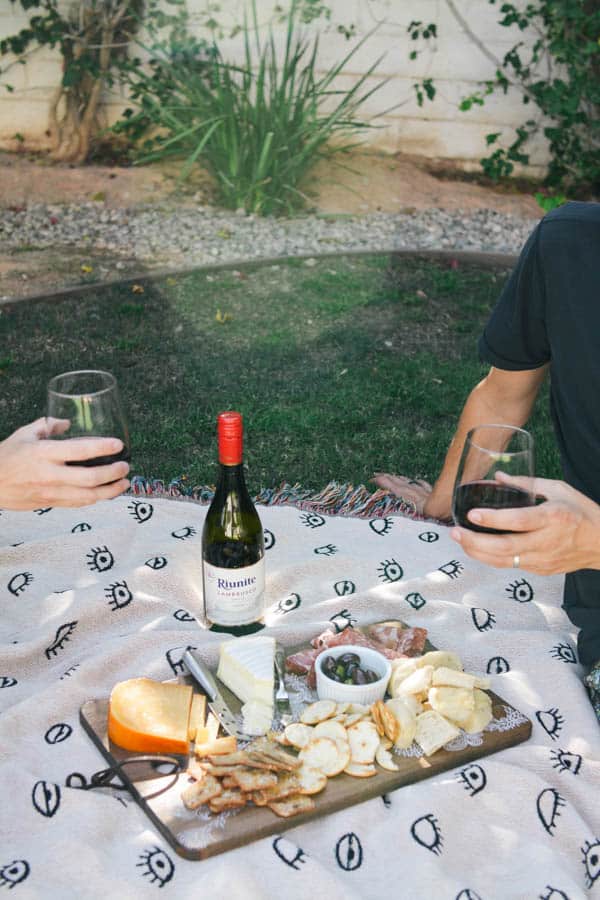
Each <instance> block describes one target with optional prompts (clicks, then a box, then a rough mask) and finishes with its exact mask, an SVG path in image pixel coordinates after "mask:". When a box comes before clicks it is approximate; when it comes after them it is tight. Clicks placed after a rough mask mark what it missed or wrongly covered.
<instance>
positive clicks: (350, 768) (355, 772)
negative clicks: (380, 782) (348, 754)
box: [344, 762, 377, 778]
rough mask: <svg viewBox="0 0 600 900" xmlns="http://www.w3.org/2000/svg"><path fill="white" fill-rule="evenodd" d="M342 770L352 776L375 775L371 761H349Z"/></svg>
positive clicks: (375, 770) (374, 768) (368, 776)
mask: <svg viewBox="0 0 600 900" xmlns="http://www.w3.org/2000/svg"><path fill="white" fill-rule="evenodd" d="M344 772H345V774H346V775H352V777H353V778H371V777H372V776H373V775H377V769H376V767H375V766H374V765H373V764H372V763H355V762H350V763H348V765H347V766H346V768H345V769H344Z"/></svg>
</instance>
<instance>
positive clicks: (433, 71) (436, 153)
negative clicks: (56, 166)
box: [0, 0, 547, 172]
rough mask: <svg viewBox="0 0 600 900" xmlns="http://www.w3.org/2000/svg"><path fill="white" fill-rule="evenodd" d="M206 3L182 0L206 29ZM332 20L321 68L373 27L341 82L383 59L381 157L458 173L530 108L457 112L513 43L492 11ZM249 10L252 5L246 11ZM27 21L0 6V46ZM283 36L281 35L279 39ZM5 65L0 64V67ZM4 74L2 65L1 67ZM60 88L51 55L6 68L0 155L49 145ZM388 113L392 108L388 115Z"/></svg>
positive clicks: (369, 6)
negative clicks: (434, 31)
mask: <svg viewBox="0 0 600 900" xmlns="http://www.w3.org/2000/svg"><path fill="white" fill-rule="evenodd" d="M206 3H207V0H188V7H189V9H190V12H191V13H192V16H193V18H194V20H195V22H196V23H197V24H198V25H200V23H201V22H202V21H203V20H205V8H206ZM327 5H328V6H329V7H330V8H331V10H332V16H331V20H330V22H325V21H324V20H322V19H321V20H319V22H318V25H316V26H315V25H313V26H311V27H318V28H319V30H320V33H321V46H320V54H319V67H320V69H321V70H323V71H325V70H326V69H327V67H328V66H330V65H331V64H333V63H335V62H337V61H338V60H340V59H341V58H342V57H343V56H344V55H345V54H346V53H347V52H348V49H349V47H350V46H351V45H352V41H350V42H348V41H347V40H346V38H345V37H344V36H343V35H342V34H340V33H339V32H338V30H337V26H338V25H339V24H344V25H346V26H350V25H354V27H355V33H356V40H358V39H359V38H360V37H362V36H363V35H364V34H365V33H367V32H369V31H370V30H371V29H373V28H374V27H375V26H376V25H377V23H378V22H379V23H380V24H379V27H378V28H377V30H376V32H375V33H374V34H371V36H370V37H369V38H368V40H367V41H366V43H365V44H364V45H363V46H362V48H361V49H360V51H359V52H358V53H357V54H356V56H355V57H353V58H352V60H351V61H350V62H349V64H348V66H347V67H346V68H345V69H344V73H343V75H342V76H341V77H340V79H339V84H340V85H341V86H350V85H352V84H353V83H354V82H355V80H356V78H357V77H358V76H360V75H361V74H362V73H363V72H365V71H366V70H367V69H368V68H369V67H370V66H371V65H372V63H373V62H374V61H375V59H377V58H378V57H379V56H383V59H382V61H381V63H380V65H379V67H378V69H377V73H376V75H374V76H372V77H371V78H370V79H369V81H368V86H371V85H373V84H375V83H376V82H378V81H382V80H385V79H387V81H386V83H385V84H384V86H383V87H382V88H381V89H380V90H379V91H377V93H376V94H375V95H374V96H373V97H372V98H371V99H370V101H369V103H368V105H367V106H366V107H365V114H368V115H373V116H375V115H377V114H378V113H381V112H382V111H384V110H389V111H388V112H387V113H386V115H385V116H384V117H383V118H382V119H380V120H379V124H380V125H382V126H383V127H381V128H379V129H378V130H375V131H373V132H371V133H370V134H369V136H368V141H369V143H370V144H371V145H372V146H373V147H375V148H377V149H381V150H383V151H386V152H390V153H395V152H398V151H401V152H404V153H411V154H416V155H421V156H427V157H434V158H441V159H449V160H454V161H457V162H460V163H461V164H462V165H463V166H464V167H465V168H472V167H476V165H477V160H479V158H480V157H481V156H482V155H483V152H484V148H485V135H486V134H488V133H489V132H491V131H500V132H504V133H505V134H506V137H507V138H510V137H511V135H512V133H513V132H512V127H514V126H515V125H518V124H520V123H521V122H522V121H523V120H524V118H525V115H526V113H528V108H524V107H523V103H522V98H521V95H520V94H519V93H518V92H517V91H509V93H508V94H507V95H506V96H504V95H500V94H495V95H493V96H492V97H490V98H487V100H486V103H485V105H484V106H483V107H480V106H476V107H474V108H472V109H471V110H470V111H469V112H461V111H459V109H458V103H459V101H460V99H461V98H462V97H464V96H465V95H467V94H469V93H471V92H473V91H474V90H477V89H478V88H479V86H480V83H481V81H483V80H485V79H488V78H491V77H493V74H494V72H495V69H496V61H497V60H501V59H502V57H503V56H504V54H505V53H506V51H507V50H508V49H509V48H510V47H511V46H512V45H513V43H514V42H515V41H516V40H517V37H521V38H522V37H523V36H522V35H518V32H516V30H514V29H508V28H504V27H502V26H500V25H499V24H498V17H499V9H498V6H497V5H496V6H492V5H490V3H488V2H487V0H328V4H327ZM248 6H249V4H248ZM244 7H245V3H244V0H222V2H221V4H220V11H219V12H218V13H216V15H217V17H218V19H219V22H220V23H221V24H222V25H223V30H224V33H225V34H227V33H228V32H229V26H230V25H233V24H235V23H240V22H241V21H242V18H243V11H244ZM257 7H258V12H259V20H260V21H261V22H266V21H267V20H268V19H269V18H270V16H271V13H272V9H273V2H272V0H257ZM415 19H416V20H420V21H422V22H423V23H429V22H436V23H437V26H438V38H437V40H436V41H435V46H432V47H429V46H423V50H422V52H421V53H420V54H419V56H418V58H417V60H416V61H411V60H410V59H409V53H410V51H411V50H412V49H414V48H415V47H419V44H418V43H417V44H415V43H413V42H412V41H411V40H410V39H409V36H408V34H407V26H408V24H409V23H410V22H411V21H412V20H415ZM26 22H27V17H26V16H25V14H24V13H23V12H22V10H21V7H20V4H19V3H15V4H14V5H13V4H9V3H8V0H0V36H5V35H8V34H14V33H15V32H16V31H18V30H19V28H20V27H22V26H23V25H25V24H26ZM281 36H283V35H281ZM241 47H242V36H241V35H238V36H237V38H235V39H228V38H223V39H222V41H221V49H222V52H223V54H224V55H225V56H226V58H236V57H238V58H239V54H240V52H241ZM1 64H2V63H1V62H0V65H1ZM5 64H6V63H5ZM3 68H4V66H3ZM423 77H431V78H433V79H434V82H435V85H436V88H437V94H436V97H435V100H434V101H433V102H427V101H426V102H425V104H424V106H423V107H419V106H418V105H417V102H416V98H415V93H414V89H413V85H414V83H415V81H417V80H420V79H421V78H423ZM59 79H60V59H59V57H58V55H57V54H55V53H52V52H49V51H47V50H41V51H39V52H37V53H35V54H33V55H32V56H31V57H30V59H28V61H27V64H26V65H25V66H20V65H16V66H13V67H12V68H11V69H10V70H9V71H8V72H6V73H5V74H3V75H2V76H1V78H0V81H3V82H5V83H10V84H12V85H13V86H14V92H13V93H6V92H2V93H0V147H3V148H5V149H6V148H9V149H14V148H15V147H16V146H17V145H18V143H19V141H18V139H16V138H15V135H17V134H19V135H22V136H23V138H24V139H25V141H26V145H27V146H30V147H39V148H41V147H44V146H46V145H47V135H46V128H47V110H48V102H49V98H50V96H51V95H52V87H53V86H54V85H56V84H57V82H58V81H59ZM123 102H124V98H123V97H120V96H118V95H112V96H109V97H107V98H106V115H107V119H108V120H109V121H114V119H115V118H117V117H118V115H119V113H120V111H121V110H122V108H123ZM390 107H396V108H394V109H390ZM529 149H530V152H531V163H532V166H531V167H530V168H531V170H532V171H535V172H539V171H541V168H542V167H543V166H544V164H545V163H546V161H547V150H546V145H545V142H544V139H543V138H540V139H538V141H537V143H536V144H534V145H530V148H529Z"/></svg>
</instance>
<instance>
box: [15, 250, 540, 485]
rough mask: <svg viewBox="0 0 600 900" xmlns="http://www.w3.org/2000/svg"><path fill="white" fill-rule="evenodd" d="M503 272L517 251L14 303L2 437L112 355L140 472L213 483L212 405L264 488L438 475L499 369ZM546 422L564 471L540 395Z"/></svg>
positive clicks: (224, 271)
mask: <svg viewBox="0 0 600 900" xmlns="http://www.w3.org/2000/svg"><path fill="white" fill-rule="evenodd" d="M506 274H507V268H506V263H504V264H503V265H502V266H500V267H499V266H498V265H497V264H493V262H490V264H489V265H487V266H485V267H482V266H481V265H473V264H472V263H471V262H467V263H465V262H461V263H459V265H458V268H456V267H454V266H453V264H452V263H451V261H450V260H449V259H441V260H434V259H431V258H423V257H422V256H406V255H400V254H392V255H390V254H380V255H378V254H368V255H356V256H352V255H348V256H339V257H325V258H319V259H317V260H310V261H308V260H301V259H300V260H298V259H295V260H285V261H282V260H279V261H277V262H268V263H264V262H262V263H253V264H247V265H243V266H238V267H236V268H234V267H226V268H219V269H214V270H206V269H203V270H198V271H195V272H189V273H181V274H178V275H171V276H164V277H161V278H154V277H153V278H151V279H142V278H137V279H136V280H135V281H131V280H129V281H126V282H121V283H118V284H112V285H104V286H91V287H85V288H83V289H81V290H75V291H71V292H69V293H68V294H66V295H64V296H62V297H60V298H59V297H58V296H56V297H53V298H52V299H46V300H45V299H39V300H37V301H36V302H27V301H26V302H21V303H18V304H14V305H12V306H7V307H6V306H5V307H3V309H2V313H1V315H0V337H1V339H2V344H3V348H4V350H3V355H4V356H5V365H4V367H3V368H2V369H1V371H2V375H1V376H0V377H1V378H2V383H3V387H4V389H3V391H2V397H1V398H0V407H1V409H2V413H3V420H4V422H5V433H8V432H9V431H11V430H12V429H13V428H16V427H18V425H20V424H23V423H24V422H26V421H29V420H31V419H33V418H35V417H37V416H39V415H41V414H43V410H44V401H45V385H46V383H47V381H48V380H49V378H50V377H51V376H52V375H54V374H56V373H57V372H60V371H67V370H69V369H74V368H84V367H98V368H105V369H109V370H111V371H112V372H114V373H115V375H116V376H117V378H118V380H119V383H120V385H121V391H122V395H123V398H124V401H125V403H126V405H127V408H128V414H129V419H130V424H131V432H132V441H133V460H132V471H133V472H135V473H137V474H141V475H144V476H146V477H160V478H163V479H165V480H169V479H170V478H173V477H177V476H179V475H182V474H185V475H186V476H187V477H188V479H189V480H190V482H191V483H206V482H211V481H213V480H214V475H215V437H214V432H215V418H216V415H217V413H218V412H219V411H220V410H222V409H226V408H236V409H239V410H240V411H241V412H242V413H243V414H244V417H245V422H246V434H247V452H246V459H247V462H248V468H249V482H250V484H251V486H252V488H253V489H258V488H260V487H264V486H273V485H277V484H279V483H280V482H282V481H289V482H300V483H301V484H303V485H304V486H305V487H308V488H313V489H318V488H320V487H322V486H323V485H324V484H326V483H327V482H328V481H330V480H332V479H334V480H337V481H344V482H346V481H347V482H353V483H366V482H368V479H369V478H370V476H371V475H372V473H373V472H374V471H377V470H388V471H397V472H404V473H406V474H411V475H414V476H419V477H425V478H427V479H428V480H431V479H433V478H434V477H435V475H436V474H437V472H438V471H439V467H440V465H441V462H442V459H443V455H444V453H445V450H446V448H447V444H448V441H449V439H450V436H451V434H452V431H453V428H454V425H455V423H456V419H457V416H458V414H459V412H460V408H461V406H462V403H463V402H464V399H465V398H466V396H467V394H468V392H469V390H470V389H471V387H472V386H473V385H474V384H475V383H476V382H477V380H479V378H480V377H481V376H482V374H483V373H484V371H485V368H484V367H482V366H481V365H480V363H479V362H478V359H477V353H476V340H477V337H478V335H479V333H480V331H481V328H482V326H483V323H484V322H485V319H486V318H487V315H488V313H489V310H490V308H491V306H492V305H493V303H494V301H495V299H496V297H497V296H498V294H499V292H500V289H501V287H502V283H503V281H504V278H505V277H506ZM6 361H8V362H6ZM532 427H533V429H534V433H535V436H536V439H537V442H538V462H539V466H538V468H539V473H540V474H550V475H551V474H555V473H556V472H557V471H558V468H557V465H556V460H555V457H554V451H553V439H552V437H551V434H550V425H549V421H548V416H547V414H546V412H545V410H544V409H543V408H540V409H539V410H538V413H537V417H536V419H535V420H534V423H533V426H532Z"/></svg>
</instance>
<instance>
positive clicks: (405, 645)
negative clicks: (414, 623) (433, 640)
mask: <svg viewBox="0 0 600 900" xmlns="http://www.w3.org/2000/svg"><path fill="white" fill-rule="evenodd" d="M367 632H368V634H369V637H370V638H371V639H372V640H374V641H376V642H377V643H378V644H383V646H384V647H387V648H388V649H390V650H396V651H398V652H399V653H401V654H402V655H404V656H419V655H420V654H421V653H422V652H423V649H424V647H425V641H426V639H427V629H426V628H407V627H405V626H403V625H400V624H393V623H379V624H376V625H369V626H368V628H367Z"/></svg>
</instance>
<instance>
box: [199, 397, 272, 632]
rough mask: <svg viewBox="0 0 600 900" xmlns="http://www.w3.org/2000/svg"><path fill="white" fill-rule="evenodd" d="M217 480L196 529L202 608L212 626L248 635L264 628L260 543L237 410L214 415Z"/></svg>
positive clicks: (262, 553)
mask: <svg viewBox="0 0 600 900" xmlns="http://www.w3.org/2000/svg"><path fill="white" fill-rule="evenodd" d="M217 440H218V446H219V479H218V483H217V488H216V490H215V496H214V497H213V500H212V503H211V504H210V507H209V509H208V512H207V514H206V519H205V521H204V528H203V531H202V581H203V588H204V613H205V618H206V620H207V623H208V624H209V627H210V628H211V630H212V631H224V632H228V633H230V634H233V635H243V634H251V633H253V632H255V631H259V630H260V629H261V628H264V623H263V621H262V617H263V612H264V596H265V542H264V535H263V529H262V525H261V521H260V519H259V517H258V513H257V512H256V509H255V506H254V503H253V502H252V499H251V497H250V494H249V493H248V489H247V487H246V482H245V480H244V469H243V465H242V447H243V422H242V416H241V414H240V413H238V412H223V413H221V414H220V415H219V416H218V418H217Z"/></svg>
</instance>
